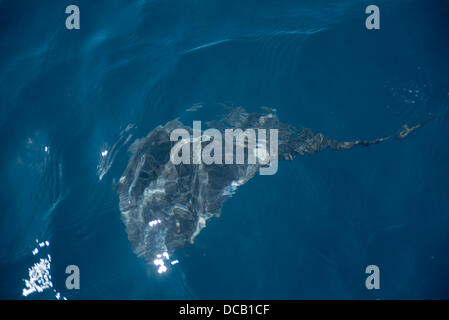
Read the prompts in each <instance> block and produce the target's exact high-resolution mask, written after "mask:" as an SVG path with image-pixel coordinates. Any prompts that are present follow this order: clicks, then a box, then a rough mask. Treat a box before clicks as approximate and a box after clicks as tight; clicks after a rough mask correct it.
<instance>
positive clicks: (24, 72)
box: [0, 0, 449, 299]
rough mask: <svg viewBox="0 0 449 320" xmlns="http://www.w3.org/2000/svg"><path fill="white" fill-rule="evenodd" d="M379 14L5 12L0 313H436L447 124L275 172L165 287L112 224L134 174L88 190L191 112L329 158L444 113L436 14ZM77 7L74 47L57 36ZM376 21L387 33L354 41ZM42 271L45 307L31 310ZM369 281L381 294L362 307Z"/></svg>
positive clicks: (341, 5)
mask: <svg viewBox="0 0 449 320" xmlns="http://www.w3.org/2000/svg"><path fill="white" fill-rule="evenodd" d="M375 2H376V3H374V2H373V1H361V0H339V1H331V0H326V1H324V0H318V1H317V0H314V1H312V0H303V1H299V0H296V1H260V0H259V1H255V0H248V1H233V0H226V1H218V0H217V1H211V0H195V1H174V0H154V1H150V0H148V1H145V0H139V1H137V0H136V1H125V0H122V1H118V0H108V1H103V0H95V1H79V0H78V1H66V0H64V1H48V0H47V1H39V2H30V1H25V0H3V1H0V49H1V50H0V141H1V147H2V153H1V156H0V176H1V178H2V184H1V185H0V203H1V215H0V219H1V220H0V298H3V299H56V298H62V297H65V298H67V299H218V298H223V299H403V298H411V299H432V298H437V299H441V298H449V274H448V270H449V250H448V244H449V196H448V195H449V194H448V190H449V166H448V159H449V142H448V138H449V121H443V120H438V121H434V122H431V123H429V124H428V125H426V126H425V127H423V128H420V130H418V131H417V132H416V133H415V132H413V133H412V134H410V135H409V136H408V137H407V139H403V140H394V141H393V140H392V141H389V142H388V143H384V144H379V145H375V146H372V147H370V148H358V149H352V150H349V151H346V152H336V151H325V152H321V153H317V154H314V155H306V156H303V157H299V158H298V159H296V160H295V161H293V162H281V163H280V167H279V171H278V173H277V174H275V175H273V176H260V177H256V178H254V179H253V180H251V181H250V182H248V183H247V184H245V185H244V186H241V187H240V188H239V190H238V191H237V192H236V194H235V195H234V197H233V198H232V199H230V200H229V201H227V202H226V203H225V205H224V208H223V215H222V216H221V217H220V218H218V219H215V220H212V221H211V222H210V223H208V226H207V228H206V229H205V230H203V231H202V233H201V234H200V235H199V236H198V238H197V239H196V241H195V244H194V245H192V246H189V247H187V248H184V249H182V250H180V251H179V252H177V253H176V258H178V259H179V261H180V263H179V264H177V265H175V266H174V267H173V268H172V269H170V270H169V272H166V273H164V274H158V273H157V272H154V270H152V269H151V268H148V267H147V265H146V262H145V261H144V260H142V259H139V258H137V257H136V256H135V255H134V253H133V252H132V250H131V245H130V243H129V241H128V239H127V234H126V231H125V226H124V224H123V223H122V222H121V220H120V211H119V208H118V197H117V194H116V192H115V190H114V189H113V184H114V183H115V182H116V181H117V179H118V178H119V177H120V175H121V174H122V172H123V170H124V168H125V167H126V161H127V160H128V156H129V155H128V154H127V153H126V152H125V151H124V150H123V151H122V152H121V153H120V154H119V155H118V156H117V159H116V160H115V161H114V164H113V167H112V168H111V170H109V171H108V173H107V174H106V175H105V176H104V178H103V179H101V180H99V177H98V172H97V166H98V165H99V163H101V160H102V156H101V153H102V152H104V151H105V150H109V149H110V147H111V146H112V145H113V144H114V143H115V142H116V141H117V139H119V137H120V132H121V130H123V129H124V128H126V126H127V125H128V124H134V125H135V126H136V129H135V132H134V137H140V136H144V135H146V134H147V133H148V132H149V131H150V130H152V129H153V128H154V127H156V126H157V125H159V124H164V123H166V122H167V121H168V120H171V119H174V118H176V117H179V116H182V115H185V113H186V111H185V110H186V109H188V108H189V107H191V106H192V105H195V104H202V105H203V109H202V111H203V112H206V113H208V112H209V116H210V115H215V112H216V108H215V106H216V105H217V104H221V103H226V104H233V105H242V106H244V107H245V108H246V109H247V110H250V111H257V110H259V108H260V107H261V106H268V107H271V108H276V109H277V113H278V115H279V117H280V119H281V120H283V121H284V122H288V123H290V124H292V125H295V126H297V127H308V128H311V129H312V130H313V131H317V132H318V131H319V132H323V133H324V134H326V135H327V136H330V137H332V138H335V139H338V140H356V139H374V138H377V137H381V136H385V135H388V134H391V133H394V132H395V131H396V130H397V129H398V128H400V127H401V126H402V125H403V124H405V123H407V124H409V125H413V124H415V123H418V122H421V121H423V120H426V119H427V118H429V117H430V116H432V115H437V114H443V113H445V112H447V111H448V107H449V77H448V75H449V37H448V32H449V2H448V1H444V0H432V1H430V0H421V1H418V0H408V1H406V0H403V1H399V0H398V1H381V0H379V1H375ZM70 4H76V5H78V6H79V8H80V14H81V23H80V26H81V28H80V29H79V30H67V29H66V28H65V19H66V17H67V14H65V8H66V7H67V6H68V5H70ZM369 4H376V5H378V6H379V8H380V12H381V29H380V30H367V29H366V28H365V19H366V17H367V14H366V13H365V8H366V7H367V6H368V5H369ZM45 241H48V242H47V243H45ZM39 244H41V245H39ZM36 248H37V249H38V251H35V249H36ZM33 251H34V254H33ZM49 257H51V261H50V259H49ZM40 259H47V260H48V261H49V263H50V265H51V268H50V271H49V275H51V282H52V285H53V287H51V288H48V289H45V290H43V291H42V292H34V293H31V294H29V295H26V296H25V295H24V291H23V289H24V288H25V287H26V283H25V281H24V280H26V279H28V278H29V273H28V272H29V268H32V266H33V265H34V264H35V263H36V262H39V261H40ZM372 264H374V265H377V266H379V268H380V275H381V276H380V286H381V288H380V289H379V290H367V289H366V287H365V279H366V277H367V275H366V274H365V268H366V266H368V265H372ZM68 265H77V266H78V267H79V269H80V279H81V280H80V281H81V282H80V289H79V290H68V289H67V288H66V287H65V281H66V278H67V276H68V275H67V274H66V273H65V270H66V267H67V266H68Z"/></svg>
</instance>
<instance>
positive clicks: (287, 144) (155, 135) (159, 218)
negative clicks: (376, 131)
mask: <svg viewBox="0 0 449 320" xmlns="http://www.w3.org/2000/svg"><path fill="white" fill-rule="evenodd" d="M227 109H228V113H227V114H226V115H225V116H224V117H223V118H222V119H220V120H218V121H212V122H208V123H207V125H208V126H209V127H213V128H216V129H218V130H219V131H221V132H224V130H225V129H226V128H233V129H236V128H240V129H242V130H245V129H248V128H262V129H277V130H278V137H279V141H278V157H279V159H280V160H293V159H294V158H295V157H296V156H297V155H304V154H307V153H309V154H313V153H315V152H319V151H323V150H325V149H328V148H329V149H333V150H347V149H351V148H353V147H355V146H371V145H374V144H377V143H380V142H384V141H386V140H388V139H390V138H392V137H393V135H392V136H387V137H384V138H378V139H374V140H369V141H366V140H356V141H350V142H339V141H336V140H333V139H330V138H328V137H326V136H325V135H324V134H322V133H313V132H312V131H311V130H310V129H307V128H303V129H297V128H295V127H293V126H290V125H288V124H285V123H282V122H280V120H279V118H278V117H277V116H276V114H274V113H273V110H270V109H264V111H265V112H263V113H248V112H247V111H246V110H245V109H243V108H242V107H237V108H230V107H228V108H227ZM443 117H447V116H446V115H445V116H443ZM437 118H439V117H435V118H432V119H429V120H427V121H425V122H423V123H420V124H418V125H415V126H413V127H411V128H409V127H407V126H406V125H405V126H404V127H403V130H401V131H400V132H399V133H398V134H397V137H398V138H404V137H405V136H407V135H408V134H409V133H410V132H411V131H413V130H415V129H417V128H419V127H421V126H422V125H424V124H425V123H427V122H429V121H431V120H434V119H437ZM440 118H441V116H440ZM179 128H182V129H185V130H187V131H189V132H190V133H191V132H192V128H190V127H187V126H184V125H183V124H182V123H181V122H179V121H178V120H172V121H169V122H168V123H167V124H165V125H164V126H158V127H157V128H155V129H154V130H152V131H151V132H150V133H149V134H148V135H147V136H146V137H144V138H142V139H138V140H136V141H135V142H134V143H133V144H132V145H131V146H130V149H129V151H130V152H131V153H132V155H131V158H130V160H129V162H128V165H127V168H126V169H125V171H124V173H123V175H122V176H121V178H120V181H119V182H118V188H117V189H118V194H119V198H120V204H119V205H120V211H121V216H122V220H123V222H124V223H125V225H126V231H127V234H128V239H129V240H130V242H131V244H132V250H133V251H134V253H135V254H137V256H139V257H144V258H145V259H146V260H147V261H148V262H149V263H153V264H155V265H156V266H158V267H159V269H158V271H159V272H165V271H166V267H165V264H164V261H169V258H170V256H171V255H172V253H173V252H174V251H175V250H177V249H180V248H182V247H184V246H185V245H187V244H189V243H193V242H194V240H195V237H196V236H197V235H198V234H199V233H200V232H201V230H202V229H203V228H204V227H205V226H206V223H207V220H208V219H210V218H212V217H218V216H220V214H221V210H222V205H223V202H224V201H225V200H226V199H228V198H229V197H231V196H232V194H233V193H234V192H235V190H236V188H237V187H238V186H240V185H242V184H245V183H246V182H247V181H248V180H250V179H251V178H253V177H254V176H255V174H256V173H257V171H258V170H259V167H260V166H261V165H260V164H257V163H256V164H232V165H229V164H210V165H205V164H203V163H201V164H183V163H180V164H177V165H175V164H173V163H172V162H171V161H170V151H171V149H172V147H173V146H174V145H175V143H176V142H174V141H171V140H170V133H171V132H172V131H173V130H174V129H179ZM189 143H192V142H191V141H190V142H189ZM201 143H205V142H201ZM245 147H246V148H248V145H246V146H245ZM190 163H192V162H190ZM175 262H177V261H175ZM172 264H173V261H172Z"/></svg>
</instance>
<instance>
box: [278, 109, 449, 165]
mask: <svg viewBox="0 0 449 320" xmlns="http://www.w3.org/2000/svg"><path fill="white" fill-rule="evenodd" d="M440 119H449V114H441V115H437V116H432V117H430V118H428V119H427V120H425V121H422V122H420V123H418V124H416V125H414V126H411V127H409V126H408V125H407V124H404V125H403V126H402V128H401V129H399V130H398V132H397V133H395V134H391V135H389V136H386V137H382V138H377V139H374V140H356V141H346V142H341V141H337V140H334V139H330V138H328V137H326V136H325V135H324V134H322V133H317V134H315V133H313V132H312V131H311V130H310V129H308V128H304V129H301V130H298V129H296V128H291V127H289V128H288V130H281V132H280V137H281V141H280V143H279V156H280V158H281V159H284V160H293V159H294V158H295V157H296V155H297V154H300V155H304V154H306V153H310V154H313V153H315V152H319V151H323V150H325V149H327V148H330V149H333V150H348V149H352V148H354V147H355V146H362V147H368V146H372V145H375V144H378V143H381V142H385V141H387V140H390V139H391V138H394V137H396V138H397V139H404V138H405V137H407V136H408V135H409V134H410V133H411V132H413V131H415V130H416V129H418V128H421V127H423V126H424V125H426V124H428V123H430V122H432V121H435V120H440ZM284 129H285V128H284Z"/></svg>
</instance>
